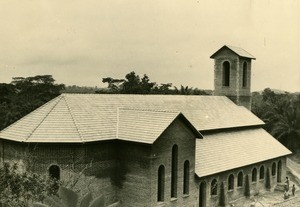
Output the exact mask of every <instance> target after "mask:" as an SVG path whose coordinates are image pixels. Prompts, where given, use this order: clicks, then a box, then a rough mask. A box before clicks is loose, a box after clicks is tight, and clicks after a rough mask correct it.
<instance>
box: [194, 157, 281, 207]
mask: <svg viewBox="0 0 300 207" xmlns="http://www.w3.org/2000/svg"><path fill="white" fill-rule="evenodd" d="M279 160H281V162H282V174H281V178H282V181H284V178H285V166H286V158H278V159H273V160H269V161H266V162H261V163H257V164H255V165H250V166H246V167H243V168H237V169H234V170H230V171H226V172H222V173H218V174H215V175H211V176H207V177H203V178H200V179H199V180H198V181H197V182H198V186H199V185H200V183H201V182H205V183H206V203H207V206H217V205H218V204H219V200H220V184H221V182H224V186H225V195H226V196H225V197H226V203H228V202H230V201H232V200H235V199H238V198H240V197H243V196H244V192H245V182H246V181H245V177H246V175H248V176H249V181H250V190H251V191H250V193H251V195H253V194H255V193H262V192H265V191H266V190H267V189H266V172H267V168H269V171H270V178H271V189H270V190H271V191H273V190H274V188H275V187H276V184H277V164H278V162H279ZM273 163H276V174H275V176H272V172H271V171H272V164H273ZM261 166H264V169H265V176H264V179H259V170H260V167H261ZM254 167H256V169H257V181H256V182H252V170H253V168H254ZM239 172H242V173H243V186H242V187H238V186H237V182H238V173H239ZM230 174H233V175H234V189H233V190H228V177H229V175H230ZM213 179H216V180H217V182H218V194H217V195H216V196H215V195H211V182H212V180H213Z"/></svg>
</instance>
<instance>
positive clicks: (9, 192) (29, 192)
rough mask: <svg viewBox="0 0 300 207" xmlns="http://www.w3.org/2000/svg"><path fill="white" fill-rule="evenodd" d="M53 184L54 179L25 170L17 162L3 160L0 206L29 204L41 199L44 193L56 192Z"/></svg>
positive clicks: (55, 182) (19, 206)
mask: <svg viewBox="0 0 300 207" xmlns="http://www.w3.org/2000/svg"><path fill="white" fill-rule="evenodd" d="M55 185H56V186H57V185H58V182H57V181H55V180H51V179H45V178H43V177H42V176H40V175H37V174H35V173H29V172H26V171H24V170H23V169H22V168H21V167H20V166H19V165H18V164H17V163H8V162H4V163H3V165H2V166H1V167H0V206H18V207H25V206H29V205H30V204H32V202H34V201H41V200H43V198H44V194H50V195H51V194H52V195H53V194H56V192H55V189H53V186H55Z"/></svg>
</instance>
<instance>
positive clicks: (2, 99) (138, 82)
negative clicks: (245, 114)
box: [0, 71, 300, 151]
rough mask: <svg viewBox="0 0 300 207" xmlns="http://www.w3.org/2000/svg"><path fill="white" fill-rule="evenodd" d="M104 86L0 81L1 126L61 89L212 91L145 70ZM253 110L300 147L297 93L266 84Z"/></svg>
mask: <svg viewBox="0 0 300 207" xmlns="http://www.w3.org/2000/svg"><path fill="white" fill-rule="evenodd" d="M102 82H103V83H107V84H108V86H107V88H97V87H95V88H93V87H80V86H67V87H65V85H64V84H56V83H55V80H54V78H53V77H52V76H51V75H38V76H34V77H26V78H23V77H16V78H13V80H12V82H11V83H10V84H5V83H0V94H1V95H0V130H2V129H3V128H5V127H7V126H9V125H10V124H12V123H13V122H15V121H17V120H18V119H20V118H22V117H23V116H25V115H26V114H28V113H30V112H31V111H33V110H34V109H36V108H38V107H39V106H41V105H43V104H44V103H46V102H48V101H49V100H51V99H53V98H54V97H56V96H58V95H60V94H61V93H62V92H63V93H108V94H110V93H112V94H169V95H172V94H177V95H211V94H212V91H211V90H201V89H198V88H193V87H189V86H183V85H181V86H180V88H177V87H175V86H174V87H173V86H172V83H161V84H157V83H156V82H152V81H151V80H150V78H149V77H148V76H147V75H146V74H144V75H143V77H142V78H140V76H139V75H137V74H136V73H135V72H133V71H132V72H130V73H128V74H127V75H126V76H125V78H124V79H116V78H111V77H106V78H103V79H102ZM252 112H253V113H254V114H255V115H257V116H258V117H259V118H261V119H262V120H263V121H264V122H265V123H266V126H265V129H266V130H267V131H268V132H270V133H271V134H272V135H273V136H274V137H275V138H277V139H278V140H279V141H280V142H281V143H283V144H284V145H285V146H287V147H288V148H289V149H291V150H293V151H295V150H297V149H300V93H294V94H292V93H288V92H282V93H278V92H274V91H273V90H271V89H270V88H266V89H265V90H264V91H263V92H261V93H259V92H253V93H252Z"/></svg>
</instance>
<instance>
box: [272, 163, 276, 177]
mask: <svg viewBox="0 0 300 207" xmlns="http://www.w3.org/2000/svg"><path fill="white" fill-rule="evenodd" d="M275 175H276V163H275V162H273V164H272V176H275Z"/></svg>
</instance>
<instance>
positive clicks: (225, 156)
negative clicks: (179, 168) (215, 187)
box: [195, 129, 291, 177]
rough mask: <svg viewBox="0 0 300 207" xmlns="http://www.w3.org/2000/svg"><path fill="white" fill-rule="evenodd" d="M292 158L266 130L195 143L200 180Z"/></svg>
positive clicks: (226, 134)
mask: <svg viewBox="0 0 300 207" xmlns="http://www.w3.org/2000/svg"><path fill="white" fill-rule="evenodd" d="M288 154H291V152H290V151H289V150H288V149H287V148H285V147H284V146H283V145H282V144H281V143H279V142H278V141H277V140H276V139H274V138H273V137H272V136H271V135H270V134H269V133H267V132H266V131H265V130H263V129H248V130H239V131H231V132H221V133H215V134H211V135H206V136H205V135H204V138H203V139H197V140H196V158H195V159H196V169H195V172H196V174H197V175H198V176H199V177H203V176H207V175H212V174H215V173H219V172H223V171H226V170H230V169H234V168H239V167H243V166H247V165H251V164H254V163H258V162H262V161H265V160H269V159H273V158H276V157H281V156H285V155H288Z"/></svg>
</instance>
